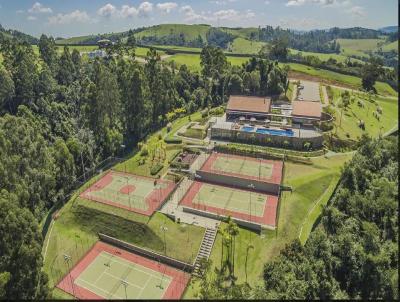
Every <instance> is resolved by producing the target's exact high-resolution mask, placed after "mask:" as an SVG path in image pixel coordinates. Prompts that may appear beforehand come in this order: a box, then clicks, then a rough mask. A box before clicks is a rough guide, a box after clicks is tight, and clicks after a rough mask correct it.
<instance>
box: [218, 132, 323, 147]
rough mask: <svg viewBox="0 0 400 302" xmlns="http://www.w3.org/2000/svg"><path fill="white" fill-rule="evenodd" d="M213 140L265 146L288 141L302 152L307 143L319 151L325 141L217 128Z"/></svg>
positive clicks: (282, 143)
mask: <svg viewBox="0 0 400 302" xmlns="http://www.w3.org/2000/svg"><path fill="white" fill-rule="evenodd" d="M237 133H239V135H238V134H237ZM211 138H212V139H220V140H227V141H231V142H238V143H247V144H248V143H250V144H256V145H264V146H283V145H284V142H285V141H287V142H289V145H290V147H291V148H293V149H296V150H302V149H303V147H304V143H306V142H310V143H311V144H312V148H313V149H319V148H322V146H323V141H324V138H323V136H322V135H321V136H318V137H287V136H278V135H270V134H263V133H254V132H253V133H251V132H244V131H238V130H233V129H220V128H215V127H213V128H211Z"/></svg>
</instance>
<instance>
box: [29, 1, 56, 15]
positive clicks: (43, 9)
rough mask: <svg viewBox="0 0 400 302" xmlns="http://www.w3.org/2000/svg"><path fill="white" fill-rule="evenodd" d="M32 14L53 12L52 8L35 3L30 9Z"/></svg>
mask: <svg viewBox="0 0 400 302" xmlns="http://www.w3.org/2000/svg"><path fill="white" fill-rule="evenodd" d="M28 12H30V13H31V14H51V13H52V12H53V10H52V9H51V8H50V7H44V6H43V5H42V4H41V3H39V2H35V4H33V6H32V7H31V8H30V9H28Z"/></svg>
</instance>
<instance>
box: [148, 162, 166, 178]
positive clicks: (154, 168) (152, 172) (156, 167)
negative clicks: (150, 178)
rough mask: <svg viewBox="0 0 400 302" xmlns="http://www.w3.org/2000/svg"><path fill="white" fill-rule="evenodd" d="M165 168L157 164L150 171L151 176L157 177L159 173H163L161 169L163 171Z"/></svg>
mask: <svg viewBox="0 0 400 302" xmlns="http://www.w3.org/2000/svg"><path fill="white" fill-rule="evenodd" d="M163 167H164V166H163V165H162V164H160V163H156V164H155V165H154V166H152V167H151V169H150V174H151V175H156V174H157V173H158V172H160V171H161V169H162V168H163Z"/></svg>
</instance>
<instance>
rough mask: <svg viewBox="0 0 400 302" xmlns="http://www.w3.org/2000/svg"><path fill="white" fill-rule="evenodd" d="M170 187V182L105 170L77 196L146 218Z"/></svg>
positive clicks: (158, 204)
mask: <svg viewBox="0 0 400 302" xmlns="http://www.w3.org/2000/svg"><path fill="white" fill-rule="evenodd" d="M174 188H175V184H174V183H173V182H172V181H168V180H161V179H157V180H156V179H154V178H150V177H144V176H138V175H134V174H130V173H124V172H117V171H109V172H108V173H107V174H106V175H104V176H103V177H102V178H101V179H100V180H98V181H97V182H96V183H95V184H93V185H92V186H90V187H89V188H88V189H87V190H86V191H84V192H83V193H82V194H81V195H80V197H82V198H85V199H88V200H91V201H95V202H101V203H105V204H108V205H112V206H115V207H119V208H123V209H126V210H129V211H133V212H136V213H139V214H143V215H147V216H150V215H152V214H153V213H154V212H155V211H156V210H157V209H158V208H159V207H160V206H161V205H162V204H163V202H164V201H165V200H166V198H167V197H168V196H169V194H170V193H171V192H172V191H173V190H174Z"/></svg>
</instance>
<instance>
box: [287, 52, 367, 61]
mask: <svg viewBox="0 0 400 302" xmlns="http://www.w3.org/2000/svg"><path fill="white" fill-rule="evenodd" d="M290 52H291V53H292V54H297V53H300V52H301V54H302V55H303V57H305V56H316V57H318V58H319V59H320V60H321V61H328V60H329V58H332V59H335V60H336V61H338V62H342V63H343V62H345V61H346V60H347V59H348V58H349V57H348V56H345V55H340V54H335V53H319V52H308V51H300V50H296V49H290ZM350 60H351V61H352V62H358V63H363V61H361V60H358V59H353V58H350Z"/></svg>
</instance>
